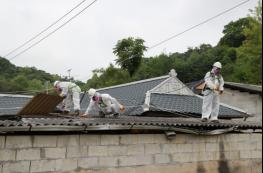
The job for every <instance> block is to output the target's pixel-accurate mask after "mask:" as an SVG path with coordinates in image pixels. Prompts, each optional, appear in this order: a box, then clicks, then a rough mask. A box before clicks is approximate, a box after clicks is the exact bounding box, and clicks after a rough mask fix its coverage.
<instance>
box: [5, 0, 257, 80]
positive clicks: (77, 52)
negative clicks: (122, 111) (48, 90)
mask: <svg viewBox="0 0 263 173" xmlns="http://www.w3.org/2000/svg"><path fill="white" fill-rule="evenodd" d="M81 1H82V0H0V26H1V27H0V56H1V57H5V58H7V59H10V58H12V57H14V56H15V55H16V54H18V53H19V52H21V51H23V50H24V49H26V48H27V47H29V46H31V45H32V44H34V43H35V42H37V41H39V40H40V39H42V38H43V37H45V36H46V35H47V34H49V33H50V32H52V31H54V30H55V29H56V28H58V27H59V26H61V25H62V24H63V23H65V22H66V21H67V20H69V19H70V18H71V17H73V16H74V15H76V14H77V13H78V12H79V11H81V10H82V9H83V8H85V7H86V6H87V5H89V4H91V3H92V2H93V1H94V0H86V1H85V2H84V3H83V4H81V6H79V8H77V9H76V10H74V11H73V12H72V13H70V15H68V16H67V17H66V18H64V19H63V20H61V21H60V22H59V23H57V24H56V25H54V26H53V27H51V28H50V29H49V30H48V31H46V32H44V33H43V34H42V35H40V37H38V39H35V40H34V41H33V42H31V44H28V45H27V46H25V47H23V48H22V49H19V50H18V51H16V52H14V53H13V54H11V55H9V56H5V55H6V54H7V53H8V52H10V51H12V50H14V49H15V48H17V47H18V46H20V45H21V44H23V43H24V42H25V41H27V40H29V39H30V38H32V37H33V36H35V35H36V34H38V33H40V32H41V31H42V30H43V29H45V28H47V27H48V26H49V25H51V24H52V23H53V22H55V21H56V20H58V19H59V18H60V17H62V16H63V15H64V14H66V13H67V12H68V11H70V10H71V9H72V8H73V7H74V6H76V5H77V4H79V3H80V2H81ZM243 1H244V0H97V1H96V2H95V3H94V4H93V5H92V6H90V7H89V8H87V10H85V11H84V12H83V13H81V14H80V15H78V16H77V17H76V18H74V19H73V20H71V21H70V22H69V23H67V24H66V25H64V27H62V28H60V29H59V30H57V31H56V32H54V33H53V34H52V35H50V36H49V37H47V38H46V39H44V40H43V41H42V42H40V43H39V44H37V45H36V46H34V47H32V48H31V49H29V50H28V51H26V52H24V53H23V54H21V55H19V56H17V57H15V58H14V59H12V60H11V62H12V63H13V64H15V65H17V66H22V67H25V66H27V67H36V68H37V69H40V70H44V71H46V72H48V73H51V74H58V75H61V76H67V75H70V76H73V77H74V78H75V79H77V80H81V81H83V82H85V81H86V80H88V79H89V78H91V77H92V70H94V69H98V68H106V67H108V66H109V64H110V63H113V64H114V63H115V61H114V60H115V59H116V58H117V57H116V56H115V55H114V54H113V48H114V47H115V45H116V43H117V41H118V40H122V39H124V38H128V37H134V38H138V37H139V38H142V39H144V40H145V46H147V47H152V46H153V45H155V44H157V43H159V42H161V41H163V40H165V39H167V38H169V37H171V36H173V35H176V34H178V33H180V32H182V31H185V30H187V29H188V28H190V27H192V26H194V25H197V24H199V23H201V22H203V21H205V20H207V19H209V18H211V17H213V16H215V15H217V14H219V13H221V12H223V11H225V10H227V9H229V8H231V7H233V6H235V5H237V4H239V3H241V2H243ZM257 3H258V0H250V1H248V2H247V3H245V4H243V5H242V6H240V7H238V8H236V9H234V10H231V11H230V12H227V13H225V14H224V15H222V16H220V17H218V18H215V19H213V20H211V21H209V22H208V23H205V24H203V25H201V26H198V27H196V28H194V29H193V30H191V31H188V32H186V33H184V34H182V35H180V36H178V37H176V38H174V39H172V40H170V41H167V42H165V43H163V44H161V45H159V46H157V47H155V48H152V49H149V50H148V51H147V52H145V56H146V57H150V56H157V55H159V54H161V53H166V54H169V53H175V52H180V53H183V52H185V51H187V49H188V48H189V47H197V46H200V45H201V44H203V43H205V44H211V45H212V46H215V45H216V44H217V43H218V41H219V39H220V38H221V37H222V36H223V33H222V31H223V29H224V26H225V25H227V24H228V23H229V22H231V21H235V20H238V19H239V18H242V17H246V16H247V15H248V14H249V9H254V7H255V6H256V5H257ZM69 69H71V71H70V74H69V73H68V70H69Z"/></svg>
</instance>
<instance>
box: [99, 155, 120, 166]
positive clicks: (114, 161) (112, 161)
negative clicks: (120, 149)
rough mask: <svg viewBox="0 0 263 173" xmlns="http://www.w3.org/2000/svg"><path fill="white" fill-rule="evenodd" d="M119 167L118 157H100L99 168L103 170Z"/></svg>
mask: <svg viewBox="0 0 263 173" xmlns="http://www.w3.org/2000/svg"><path fill="white" fill-rule="evenodd" d="M117 166H118V158H117V157H100V158H99V167H101V168H103V167H106V168H111V167H117Z"/></svg>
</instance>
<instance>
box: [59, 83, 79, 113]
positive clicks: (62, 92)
mask: <svg viewBox="0 0 263 173" xmlns="http://www.w3.org/2000/svg"><path fill="white" fill-rule="evenodd" d="M54 89H55V91H56V92H57V93H58V94H59V96H60V97H63V98H64V100H63V102H62V111H63V113H64V114H68V113H69V112H70V106H71V105H72V102H73V107H74V111H75V113H76V114H77V115H79V113H80V99H79V97H80V92H81V89H80V87H79V86H78V85H76V84H75V83H72V82H61V81H55V82H54Z"/></svg>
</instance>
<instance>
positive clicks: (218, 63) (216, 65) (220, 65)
mask: <svg viewBox="0 0 263 173" xmlns="http://www.w3.org/2000/svg"><path fill="white" fill-rule="evenodd" d="M213 66H214V67H217V68H222V64H221V63H220V62H215V63H214V65H213Z"/></svg>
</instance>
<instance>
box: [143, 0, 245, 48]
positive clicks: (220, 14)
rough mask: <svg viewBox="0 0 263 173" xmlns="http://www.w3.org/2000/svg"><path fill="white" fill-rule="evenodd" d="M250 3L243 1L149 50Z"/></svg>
mask: <svg viewBox="0 0 263 173" xmlns="http://www.w3.org/2000/svg"><path fill="white" fill-rule="evenodd" d="M249 1H250V0H246V1H243V2H241V3H239V4H237V5H235V6H233V7H231V8H229V9H227V10H225V11H223V12H221V13H218V14H217V15H215V16H213V17H210V18H208V19H206V20H204V21H203V22H201V23H199V24H196V25H194V26H192V27H190V28H188V29H186V30H184V31H182V32H180V33H178V34H175V35H173V36H171V37H169V38H167V39H165V40H163V41H161V42H159V43H157V44H155V45H153V46H151V47H149V48H148V50H149V49H153V48H155V47H157V46H159V45H161V44H163V43H165V42H167V41H170V40H172V39H174V38H176V37H178V36H180V35H182V34H184V33H186V32H188V31H190V30H192V29H194V28H196V27H198V26H201V25H203V24H205V23H207V22H209V21H211V20H213V19H215V18H217V17H219V16H222V15H223V14H225V13H227V12H229V11H231V10H233V9H235V8H237V7H239V6H241V5H243V4H245V3H247V2H249Z"/></svg>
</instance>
